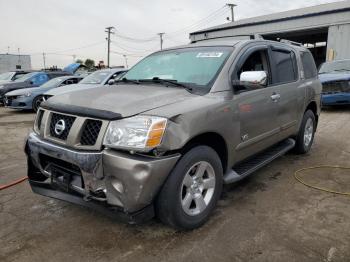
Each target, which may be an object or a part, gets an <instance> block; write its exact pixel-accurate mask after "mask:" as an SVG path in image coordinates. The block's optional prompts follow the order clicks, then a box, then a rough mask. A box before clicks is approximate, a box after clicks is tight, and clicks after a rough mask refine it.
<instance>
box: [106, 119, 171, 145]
mask: <svg viewBox="0 0 350 262" xmlns="http://www.w3.org/2000/svg"><path fill="white" fill-rule="evenodd" d="M166 124H167V119H166V118H162V117H155V116H135V117H130V118H126V119H121V120H117V121H112V122H110V123H109V126H108V129H107V132H106V135H105V138H104V142H103V144H104V145H105V146H109V147H113V148H119V149H128V150H140V151H147V150H151V149H153V148H155V147H157V146H159V145H160V143H161V142H162V138H163V135H164V132H165V128H166Z"/></svg>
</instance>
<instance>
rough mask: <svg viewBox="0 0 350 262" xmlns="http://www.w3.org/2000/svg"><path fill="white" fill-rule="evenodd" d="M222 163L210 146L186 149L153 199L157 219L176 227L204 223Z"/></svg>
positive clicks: (219, 184)
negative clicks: (156, 196)
mask: <svg viewBox="0 0 350 262" xmlns="http://www.w3.org/2000/svg"><path fill="white" fill-rule="evenodd" d="M222 173H223V171H222V165H221V161H220V158H219V156H218V155H217V153H216V152H215V151H214V150H213V149H212V148H210V147H207V146H198V147H195V148H193V149H192V150H190V151H189V152H187V153H186V154H185V155H184V156H183V157H182V158H181V159H180V161H179V162H178V163H177V165H176V166H175V168H174V170H173V171H172V172H171V174H170V175H169V177H168V179H167V181H166V182H165V184H164V186H163V188H162V189H161V192H160V194H159V196H158V198H157V201H156V211H157V215H158V217H159V218H160V220H161V221H162V222H163V223H165V224H168V225H170V226H173V227H175V228H178V229H187V230H188V229H194V228H197V227H199V226H201V225H203V224H204V223H205V221H206V220H207V219H208V218H209V216H210V214H211V213H212V211H213V210H214V208H215V207H216V204H217V201H218V199H219V197H220V195H221V190H222V175H223V174H222Z"/></svg>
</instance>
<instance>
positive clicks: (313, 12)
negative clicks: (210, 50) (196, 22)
mask: <svg viewBox="0 0 350 262" xmlns="http://www.w3.org/2000/svg"><path fill="white" fill-rule="evenodd" d="M344 11H350V0H347V1H340V2H334V3H329V4H322V5H316V6H311V7H305V8H300V9H295V10H291V11H285V12H280V13H273V14H268V15H263V16H257V17H252V18H246V19H241V20H237V21H235V22H231V23H226V24H222V25H218V26H214V27H210V28H207V29H203V30H199V31H195V32H192V33H191V34H190V35H194V34H200V33H205V32H213V31H218V30H222V29H230V28H238V27H244V26H250V25H259V24H266V23H271V22H280V21H285V20H290V19H298V18H304V17H310V16H317V15H322V14H331V13H339V12H344Z"/></svg>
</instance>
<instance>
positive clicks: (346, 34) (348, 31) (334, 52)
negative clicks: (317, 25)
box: [327, 24, 350, 61]
mask: <svg viewBox="0 0 350 262" xmlns="http://www.w3.org/2000/svg"><path fill="white" fill-rule="evenodd" d="M341 59H350V24H345V25H335V26H331V27H329V31H328V43H327V60H328V61H330V60H341Z"/></svg>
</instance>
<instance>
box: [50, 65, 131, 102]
mask: <svg viewBox="0 0 350 262" xmlns="http://www.w3.org/2000/svg"><path fill="white" fill-rule="evenodd" d="M124 72H125V70H124V69H121V68H115V69H103V70H99V71H96V72H93V73H92V74H90V75H88V76H86V77H85V78H84V79H83V80H81V81H80V82H79V83H78V84H74V85H69V86H62V87H58V88H55V89H51V90H49V91H48V92H46V93H44V100H47V99H49V98H50V97H52V96H56V95H61V94H65V93H68V92H72V91H78V90H85V89H90V88H95V87H101V86H104V85H108V84H113V83H114V81H113V82H111V81H110V80H114V79H115V78H117V77H119V76H120V75H121V74H122V73H124Z"/></svg>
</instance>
